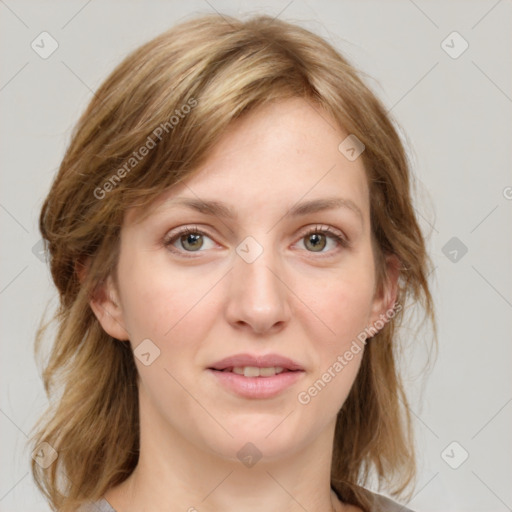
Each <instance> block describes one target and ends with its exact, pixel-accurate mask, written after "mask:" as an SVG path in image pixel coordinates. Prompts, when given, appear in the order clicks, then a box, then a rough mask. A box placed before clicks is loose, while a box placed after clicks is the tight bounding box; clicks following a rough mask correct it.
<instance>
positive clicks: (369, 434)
mask: <svg viewBox="0 0 512 512" xmlns="http://www.w3.org/2000/svg"><path fill="white" fill-rule="evenodd" d="M292 97H300V98H303V99H305V100H306V101H308V102H309V103H310V104H311V105H312V106H313V107H314V108H315V109H316V110H317V111H318V112H319V114H320V115H322V112H326V113H327V114H329V115H330V116H332V118H333V119H334V120H336V122H337V123H338V125H339V127H340V128H342V129H344V130H345V131H346V132H347V133H350V134H353V135H355V136H356V137H357V138H358V139H359V140H360V141H362V143H363V144H364V145H365V150H364V152H363V153H362V155H361V158H363V163H364V167H365V171H366V176H367V180H368V184H369V191H370V213H371V229H372V237H373V241H374V248H375V249H374V250H375V251H376V254H375V257H376V259H375V261H376V275H377V283H378V286H379V288H380V287H381V286H384V283H385V281H386V269H385V266H384V256H385V255H387V254H395V255H396V256H397V257H398V259H399V260H400V262H401V268H400V276H399V286H398V296H397V302H398V303H399V304H401V305H402V306H403V307H402V309H401V310H400V311H399V312H398V313H397V314H396V315H395V316H394V317H393V318H392V319H391V320H390V321H389V322H388V323H386V325H385V326H384V327H383V328H382V329H381V330H380V331H379V332H378V333H377V334H376V335H375V336H374V337H373V338H372V339H371V340H370V341H369V342H368V344H367V347H366V349H365V351H364V355H363V358H362V361H361V367H360V370H359V372H358V375H357V377H356V380H355V382H354V385H353V386H352V388H351V391H350V394H349V396H348V398H347V400H346V402H345V403H344V405H343V407H342V409H341V410H340V412H339V413H338V418H337V424H336V433H335V439H334V448H333V458H332V472H331V476H332V478H333V479H335V480H337V481H338V482H339V485H340V486H341V488H342V491H343V492H342V494H343V495H342V499H343V500H344V501H347V502H348V503H353V504H357V505H359V506H360V507H362V508H363V509H364V510H367V509H368V507H369V503H368V501H367V498H366V497H365V495H364V493H363V492H361V490H360V486H362V485H364V484H365V483H366V482H367V480H368V475H369V474H370V471H371V470H372V468H373V469H374V470H375V474H376V476H377V481H378V482H379V488H380V484H381V482H385V483H386V484H387V485H388V488H389V491H390V493H391V494H392V495H393V496H397V495H401V494H402V493H403V491H404V490H405V489H406V487H407V486H408V485H409V484H410V483H411V482H412V481H413V480H414V479H415V473H416V462H415V453H414V440H413V435H412V426H411V414H410V410H409V406H408V401H407V397H406V395H405V392H404V387H403V383H402V379H401V377H400V375H399V372H398V367H397V359H396V358H397V356H398V355H399V350H398V348H397V347H398V344H397V328H398V327H399V326H400V324H401V322H402V320H403V318H404V311H407V308H408V305H416V304H419V305H420V306H421V308H422V310H423V311H424V313H425V318H428V319H430V320H431V321H432V325H433V327H434V329H433V334H434V339H435V340H436V341H437V335H436V332H437V330H436V326H435V317H434V307H433V301H432V297H431V294H430V291H429V284H428V281H427V277H428V273H429V270H430V267H431V262H430V259H429V257H428V254H427V251H426V246H425V240H424V237H423V235H422V233H421V230H420V228H419V225H418V223H417V219H416V216H415V212H414V208H413V206H412V199H411V191H412V185H413V183H412V182H411V178H412V175H411V173H410V170H409V162H408V159H407V156H406V153H405V150H404V147H403V145H402V143H401V141H400V137H399V136H398V134H397V130H396V129H395V127H394V121H392V120H391V118H390V116H389V115H388V113H387V112H386V109H385V108H384V107H383V105H382V104H381V102H380V101H379V100H378V99H377V98H376V96H375V95H374V94H373V93H372V92H371V90H370V88H369V86H367V85H365V83H364V82H363V78H362V74H361V72H358V71H357V70H356V69H355V68H354V67H353V66H352V65H351V64H350V63H349V62H348V61H347V59H346V58H344V57H343V56H342V55H340V53H339V52H338V51H337V50H335V48H334V47H333V46H332V45H331V44H329V43H328V42H326V41H325V40H323V39H322V38H321V37H319V36H317V35H315V34H313V33H312V32H310V31H308V30H306V29H304V28H301V27H299V26H297V25H295V24H291V23H287V22H284V21H280V20H277V19H272V18H271V17H269V16H257V17H253V18H251V19H248V20H246V21H242V20H239V19H236V18H233V17H228V16H218V15H203V16H200V17H197V18H194V19H191V20H189V21H186V22H184V23H181V24H179V25H177V26H175V27H173V28H172V29H171V30H169V31H167V32H165V33H163V34H161V35H160V36H158V37H156V38H155V39H153V40H152V41H150V42H148V43H146V44H144V45H143V46H141V47H140V48H138V49H137V50H135V51H134V52H133V53H132V54H131V55H129V56H128V57H127V58H126V59H125V60H124V61H123V62H122V63H121V64H119V66H118V67H117V68H116V69H115V70H114V71H113V72H112V73H111V75H110V76H109V77H108V78H107V79H106V81H105V82H104V83H103V84H102V85H101V87H100V88H99V90H98V91H96V93H95V94H94V98H93V99H92V101H91V102H90V104H89V105H88V107H87V109H86V111H85V112H84V113H83V115H82V116H81V118H80V120H79V122H78V124H77V126H76V128H75V130H74V133H73V135H72V139H71V142H70V144H69V147H68V149H67V151H66V153H65V156H64V158H63V160H62V163H61V166H60V169H59V171H58V174H57V176H56V177H55V179H54V181H53V184H52V186H51V190H50V192H49V194H48V196H47V197H46V199H45V201H44V204H43V206H42V210H41V214H40V219H39V226H40V231H41V233H42V237H43V239H44V240H45V244H46V247H47V250H48V253H49V261H50V267H51V274H52V277H53V281H54V282H55V285H56V287H57V289H58V291H59V298H60V303H59V307H58V310H57V311H56V312H55V315H54V317H53V319H52V320H53V321H55V322H56V323H57V332H56V334H55V336H54V338H53V345H52V347H51V351H50V353H49V357H48V360H47V361H45V363H44V371H43V373H42V377H43V382H44V386H45V390H46V393H47V395H48V397H49V399H50V404H49V407H48V410H47V411H46V413H45V414H44V415H43V416H42V417H41V418H40V420H39V421H38V423H37V424H36V426H35V427H34V429H33V430H35V433H34V434H33V436H32V438H31V443H32V445H33V449H36V447H37V446H39V445H40V443H42V442H43V441H44V442H47V443H49V444H50V445H51V446H52V447H53V448H54V449H55V450H56V451H57V452H58V458H57V459H56V460H55V462H54V463H53V464H51V465H50V467H48V468H47V469H43V468H42V467H41V466H40V465H39V464H38V463H37V462H36V461H35V460H32V472H33V475H34V478H35V481H36V483H37V485H38V487H39V489H40V490H41V491H42V492H43V493H44V495H45V497H46V498H47V499H48V501H49V503H50V505H51V506H52V508H53V509H58V510H62V511H66V512H67V511H68V510H74V509H75V508H76V507H77V506H79V505H80V504H82V503H84V502H86V501H92V500H96V499H99V498H100V497H102V496H103V495H104V493H105V492H106V491H107V490H108V489H109V488H111V487H113V486H115V485H117V484H119V483H121V482H122V481H123V480H125V479H126V478H127V477H128V476H129V475H130V473H131V472H132V471H133V469H134V468H135V466H136V464H137V460H138V453H139V417H138V413H139V411H138V391H137V370H136V366H135V363H134V358H133V353H132V350H131V349H130V346H129V343H126V342H121V341H119V340H116V339H114V338H112V337H110V336H109V335H108V334H107V333H106V332H105V331H104V330H103V329H102V327H101V325H100V324H99V322H98V320H97V318H96V317H95V315H94V314H93V312H92V310H91V308H90V306H89V301H90V300H91V297H93V296H94V294H95V293H96V292H97V290H98V289H99V287H100V286H101V285H102V283H105V281H106V279H107V277H108V276H112V275H115V272H114V270H115V268H116V264H117V259H118V255H119V239H120V229H121V225H122V222H123V218H124V214H125V212H126V211H127V209H128V208H131V207H138V208H141V211H145V209H146V208H147V207H148V206H149V205H150V203H151V201H153V200H154V199H155V198H156V197H157V196H158V195H159V194H161V193H162V192H163V191H164V190H166V189H168V188H169V187H172V186H173V185H175V184H177V183H179V182H180V181H182V180H184V179H187V178H190V177H191V176H192V175H193V173H194V172H195V169H197V168H198V166H199V165H200V164H201V163H202V162H203V161H204V160H205V159H206V158H207V157H208V154H209V153H210V150H211V148H212V147H213V146H214V145H215V144H216V142H217V141H218V140H219V138H220V137H221V136H222V133H223V131H224V130H225V129H226V128H227V127H228V125H229V124H230V123H231V122H232V121H233V120H235V119H237V118H238V117H240V116H241V115H243V114H244V113H246V112H248V111H250V110H252V109H255V108H257V107H258V106H261V105H263V104H265V103H267V102H270V101H279V100H281V99H286V98H292ZM187 105H188V107H189V108H185V106H187ZM150 140H151V141H152V142H153V143H154V144H150V142H149V141H150ZM340 142H341V141H340ZM143 146H145V147H146V148H148V149H149V151H146V152H145V155H144V157H143V158H140V159H139V158H138V157H136V156H134V155H135V153H134V152H137V155H139V156H140V154H141V152H142V151H139V149H141V148H142V147H143ZM86 261H87V262H88V267H87V273H86V277H85V279H84V280H83V281H82V280H81V279H79V276H78V272H77V270H78V269H79V268H81V265H82V264H84V263H85V262H86ZM50 323H51V321H50V322H47V323H45V322H44V321H43V320H42V321H41V324H40V326H39V329H38V331H37V334H36V342H35V352H36V357H40V350H41V341H42V338H43V334H44V332H45V330H46V329H47V327H48V325H49V324H50Z"/></svg>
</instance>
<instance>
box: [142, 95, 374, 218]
mask: <svg viewBox="0 0 512 512" xmlns="http://www.w3.org/2000/svg"><path fill="white" fill-rule="evenodd" d="M347 136H348V134H347V133H346V132H345V131H344V130H343V129H341V128H339V127H338V126H337V125H336V122H335V121H334V119H332V118H330V117H329V115H328V114H327V113H326V112H324V111H321V110H319V107H318V106H317V105H313V104H311V103H310V102H309V101H308V100H303V99H299V98H293V99H291V100H281V101H279V102H276V103H271V104H268V105H265V106H263V107H260V108H258V109H255V110H254V111H250V112H249V113H248V114H245V115H244V116H242V117H241V118H239V119H237V120H236V121H234V122H232V123H231V124H230V126H229V127H228V129H227V130H226V131H225V133H224V134H223V136H222V137H221V138H220V140H219V141H218V143H217V144H216V145H215V146H214V147H213V149H212V151H211V153H210V154H209V155H208V157H207V158H206V160H205V161H204V163H203V164H202V165H201V166H200V167H198V168H196V169H194V174H193V175H192V176H191V177H190V178H188V179H186V180H185V181H184V182H182V183H179V184H177V185H175V186H173V187H171V188H169V189H167V190H165V191H163V192H162V193H161V194H160V195H159V196H158V197H157V198H156V199H155V200H154V201H153V202H152V204H151V205H150V207H149V209H148V210H147V211H146V212H144V213H143V216H142V217H141V220H143V219H145V218H147V217H148V216H152V215H156V214H158V213H159V212H161V211H164V210H167V209H168V208H169V207H170V206H173V207H174V206H179V205H181V206H182V207H184V206H188V207H190V208H193V209H194V208H195V209H196V210H197V211H201V210H202V212H203V213H204V212H210V213H212V214H215V215H218V216H223V217H226V218H230V217H231V218H235V217H238V216H242V215H249V216H251V215H253V216H254V215H255V214H259V215H261V214H262V213H263V212H264V211H269V210H271V211H274V212H275V213H276V214H279V213H280V212H282V210H283V208H284V207H285V206H286V208H287V209H288V210H294V213H297V214H300V212H302V213H304V212H312V211H314V210H315V208H316V209H317V210H320V209H322V208H323V209H325V208H327V207H331V208H332V207H338V208H345V209H347V210H351V211H352V212H353V213H354V214H356V215H357V216H359V217H360V219H361V221H363V223H364V222H365V221H366V220H367V217H368V215H369V212H368V210H369V198H368V186H367V179H366V172H365V169H364V165H363V161H362V158H358V159H356V160H354V161H350V160H348V159H347V158H346V157H345V156H344V155H343V154H342V153H341V152H340V151H339V149H338V147H339V145H340V143H341V142H342V141H343V140H344V139H346V137H347ZM326 200H327V202H328V203H329V204H328V205H327V204H326Z"/></svg>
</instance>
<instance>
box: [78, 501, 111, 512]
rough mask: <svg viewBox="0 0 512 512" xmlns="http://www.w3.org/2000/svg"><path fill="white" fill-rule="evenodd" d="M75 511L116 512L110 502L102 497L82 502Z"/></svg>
mask: <svg viewBox="0 0 512 512" xmlns="http://www.w3.org/2000/svg"><path fill="white" fill-rule="evenodd" d="M76 512H116V511H115V510H114V509H113V508H112V507H111V506H110V503H109V502H108V501H107V500H106V499H105V498H102V499H100V500H98V501H94V502H93V501H90V502H87V503H84V504H83V505H82V506H81V507H80V508H79V509H77V511H76Z"/></svg>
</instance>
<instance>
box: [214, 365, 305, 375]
mask: <svg viewBox="0 0 512 512" xmlns="http://www.w3.org/2000/svg"><path fill="white" fill-rule="evenodd" d="M208 369H209V370H212V371H214V372H223V373H234V374H236V375H242V376H244V377H274V376H275V375H279V374H281V373H288V372H300V371H302V370H290V369H288V368H283V367H282V366H267V367H262V368H260V367H258V366H231V367H227V368H224V369H222V370H217V369H216V368H208Z"/></svg>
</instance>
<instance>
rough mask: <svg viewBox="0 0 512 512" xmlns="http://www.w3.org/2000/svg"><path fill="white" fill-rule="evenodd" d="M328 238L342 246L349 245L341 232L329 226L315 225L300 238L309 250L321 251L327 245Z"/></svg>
mask: <svg viewBox="0 0 512 512" xmlns="http://www.w3.org/2000/svg"><path fill="white" fill-rule="evenodd" d="M329 238H331V239H332V240H334V241H335V242H336V244H338V245H341V246H342V247H350V243H349V241H348V240H347V239H346V238H345V237H344V236H343V235H342V234H341V233H338V232H337V231H334V230H332V228H330V227H329V226H327V227H322V226H315V227H314V228H311V229H310V230H309V231H307V232H306V233H305V234H304V235H302V238H301V240H304V239H305V242H304V244H305V246H306V247H309V248H312V251H311V252H322V249H324V248H325V247H326V246H327V239H329ZM324 252H325V251H324ZM327 252H329V251H327Z"/></svg>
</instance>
